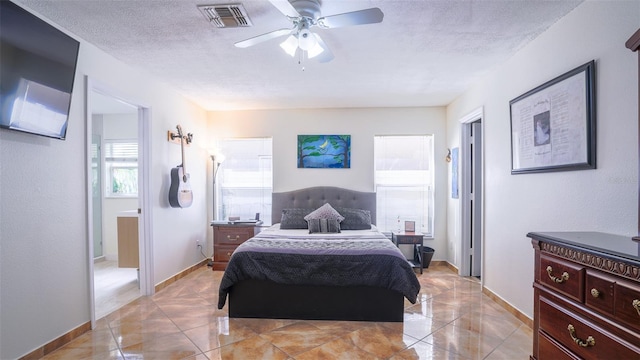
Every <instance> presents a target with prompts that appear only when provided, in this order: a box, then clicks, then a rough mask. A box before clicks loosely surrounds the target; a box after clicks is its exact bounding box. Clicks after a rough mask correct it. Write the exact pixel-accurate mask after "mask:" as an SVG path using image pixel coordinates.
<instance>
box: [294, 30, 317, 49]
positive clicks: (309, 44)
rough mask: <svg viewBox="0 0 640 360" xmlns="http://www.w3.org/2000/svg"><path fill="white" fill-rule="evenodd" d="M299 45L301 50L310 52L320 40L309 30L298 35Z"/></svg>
mask: <svg viewBox="0 0 640 360" xmlns="http://www.w3.org/2000/svg"><path fill="white" fill-rule="evenodd" d="M298 45H299V46H300V49H302V50H306V51H309V49H311V48H313V47H314V46H316V45H318V40H317V39H316V37H315V34H314V33H312V32H311V31H309V30H308V29H305V30H302V31H300V33H299V34H298Z"/></svg>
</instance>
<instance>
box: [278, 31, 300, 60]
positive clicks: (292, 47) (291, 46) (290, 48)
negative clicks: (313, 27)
mask: <svg viewBox="0 0 640 360" xmlns="http://www.w3.org/2000/svg"><path fill="white" fill-rule="evenodd" d="M280 47H281V48H282V50H284V52H286V53H287V54H289V56H291V57H294V56H296V50H298V38H296V37H295V35H289V37H288V38H287V40H285V41H283V42H282V43H280Z"/></svg>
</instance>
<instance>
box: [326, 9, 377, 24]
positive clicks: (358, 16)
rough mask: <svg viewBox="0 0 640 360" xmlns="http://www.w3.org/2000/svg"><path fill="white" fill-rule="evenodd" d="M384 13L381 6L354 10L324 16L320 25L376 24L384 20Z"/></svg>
mask: <svg viewBox="0 0 640 360" xmlns="http://www.w3.org/2000/svg"><path fill="white" fill-rule="evenodd" d="M382 18H384V13H382V10H380V9H379V8H371V9H365V10H358V11H352V12H348V13H344V14H336V15H329V16H323V17H321V18H319V19H318V25H320V26H321V27H324V28H337V27H343V26H351V25H364V24H375V23H379V22H382Z"/></svg>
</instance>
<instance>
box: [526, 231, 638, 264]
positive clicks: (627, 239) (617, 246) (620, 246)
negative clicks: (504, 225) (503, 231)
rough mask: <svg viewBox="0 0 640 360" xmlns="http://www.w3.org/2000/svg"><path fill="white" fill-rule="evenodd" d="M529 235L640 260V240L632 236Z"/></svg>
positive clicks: (588, 233) (607, 254)
mask: <svg viewBox="0 0 640 360" xmlns="http://www.w3.org/2000/svg"><path fill="white" fill-rule="evenodd" d="M527 236H528V237H530V238H533V239H537V240H542V241H546V242H550V243H554V244H558V245H564V246H568V247H572V248H576V249H579V250H584V251H587V252H591V253H594V254H599V255H604V256H606V257H610V258H618V259H621V260H627V261H628V260H631V261H633V262H640V242H637V241H634V240H632V239H631V236H622V235H614V234H607V233H602V232H587V231H584V232H582V231H566V232H531V233H528V234H527Z"/></svg>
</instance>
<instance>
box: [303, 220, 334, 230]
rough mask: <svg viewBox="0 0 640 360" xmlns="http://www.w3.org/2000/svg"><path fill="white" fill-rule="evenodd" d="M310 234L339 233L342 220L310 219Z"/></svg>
mask: <svg viewBox="0 0 640 360" xmlns="http://www.w3.org/2000/svg"><path fill="white" fill-rule="evenodd" d="M307 222H308V223H309V234H313V233H339V232H340V222H339V221H338V220H331V219H309V220H307Z"/></svg>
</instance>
